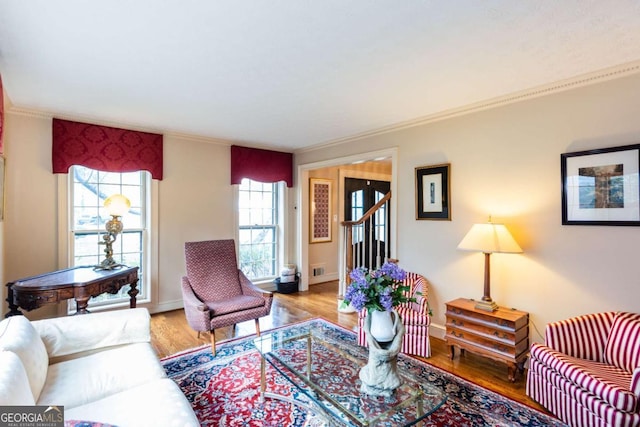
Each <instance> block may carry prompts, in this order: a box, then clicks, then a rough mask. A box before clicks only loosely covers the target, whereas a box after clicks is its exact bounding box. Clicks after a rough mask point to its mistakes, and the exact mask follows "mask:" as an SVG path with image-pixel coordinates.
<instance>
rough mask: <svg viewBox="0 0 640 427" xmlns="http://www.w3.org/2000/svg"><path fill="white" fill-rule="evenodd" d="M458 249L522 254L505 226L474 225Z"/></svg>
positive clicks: (490, 224) (491, 224)
mask: <svg viewBox="0 0 640 427" xmlns="http://www.w3.org/2000/svg"><path fill="white" fill-rule="evenodd" d="M458 249H460V250H463V251H476V252H484V253H487V254H491V253H509V254H515V253H520V252H522V249H521V248H520V246H519V245H518V243H516V241H515V239H514V238H513V236H511V233H509V230H507V227H505V226H504V224H494V223H492V222H489V223H486V224H474V225H473V226H472V227H471V230H469V232H468V233H467V235H466V236H464V238H463V239H462V241H461V242H460V244H459V245H458Z"/></svg>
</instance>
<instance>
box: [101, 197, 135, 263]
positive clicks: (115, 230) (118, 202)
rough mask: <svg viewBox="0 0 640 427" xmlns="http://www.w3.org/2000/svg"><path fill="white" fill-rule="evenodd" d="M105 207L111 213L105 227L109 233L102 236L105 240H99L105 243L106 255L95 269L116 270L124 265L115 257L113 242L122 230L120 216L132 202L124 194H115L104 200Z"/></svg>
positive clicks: (102, 243)
mask: <svg viewBox="0 0 640 427" xmlns="http://www.w3.org/2000/svg"><path fill="white" fill-rule="evenodd" d="M104 207H105V208H107V212H108V213H109V215H111V219H110V220H109V221H107V223H106V224H105V227H104V228H105V230H107V233H106V234H104V235H103V236H102V240H103V241H102V242H99V244H100V245H105V248H104V253H105V255H106V257H105V259H104V260H103V261H102V262H101V263H100V264H99V265H97V266H96V267H95V269H96V270H115V269H117V268H120V267H123V265H122V264H120V263H117V262H116V261H115V260H114V259H113V243H114V242H115V241H116V238H117V236H118V234H120V233H121V232H122V221H120V218H122V216H123V215H124V214H125V213H127V212H128V211H129V208H130V207H131V202H130V201H129V199H127V198H126V197H125V196H123V195H122V194H114V195H113V196H111V197H109V198H107V200H105V201H104Z"/></svg>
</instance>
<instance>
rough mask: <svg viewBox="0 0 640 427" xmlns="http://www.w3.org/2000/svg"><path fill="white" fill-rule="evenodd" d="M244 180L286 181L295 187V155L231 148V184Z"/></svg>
mask: <svg viewBox="0 0 640 427" xmlns="http://www.w3.org/2000/svg"><path fill="white" fill-rule="evenodd" d="M242 178H249V179H252V180H254V181H260V182H278V181H285V182H286V183H287V187H293V154H292V153H284V152H282V151H271V150H260V149H257V148H247V147H239V146H237V145H232V146H231V184H240V182H241V181H242Z"/></svg>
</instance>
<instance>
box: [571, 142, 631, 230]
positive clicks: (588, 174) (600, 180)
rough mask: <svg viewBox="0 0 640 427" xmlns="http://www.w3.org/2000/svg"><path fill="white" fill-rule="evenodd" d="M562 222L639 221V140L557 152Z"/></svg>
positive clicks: (628, 222)
mask: <svg viewBox="0 0 640 427" xmlns="http://www.w3.org/2000/svg"><path fill="white" fill-rule="evenodd" d="M560 163H561V166H560V168H561V172H562V224H563V225H636V226H637V225H640V183H639V179H638V170H639V169H640V144H636V145H627V146H623V147H612V148H602V149H599V150H590V151H577V152H575V153H564V154H561V155H560Z"/></svg>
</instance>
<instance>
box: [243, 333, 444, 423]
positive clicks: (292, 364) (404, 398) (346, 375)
mask: <svg viewBox="0 0 640 427" xmlns="http://www.w3.org/2000/svg"><path fill="white" fill-rule="evenodd" d="M342 334H343V335H345V334H344V333H342ZM343 338H344V336H342V337H341V336H340V332H336V330H335V329H331V328H323V327H322V323H314V322H311V323H309V324H303V325H300V326H298V327H294V328H287V329H283V330H280V331H278V330H276V331H273V332H271V333H267V334H263V335H262V336H259V337H257V338H256V339H255V340H254V345H255V347H256V348H257V349H258V351H259V352H260V354H261V356H262V357H261V362H260V363H261V366H260V391H261V398H262V399H264V398H272V399H280V400H284V401H287V402H290V403H293V404H295V405H299V406H301V407H305V408H306V409H308V410H312V411H314V413H316V414H319V415H321V416H322V417H323V418H324V419H325V420H326V422H327V424H329V425H348V426H373V425H380V426H411V425H415V424H417V423H418V422H419V421H420V420H422V419H423V418H425V417H427V416H428V415H429V414H431V413H432V412H433V411H435V410H436V409H438V408H439V407H440V406H441V405H442V404H443V403H444V402H445V401H446V400H447V396H446V394H445V393H444V392H443V391H442V390H440V389H438V388H436V387H434V386H432V385H431V384H429V383H426V382H424V380H419V379H418V378H417V377H415V376H413V375H412V374H411V373H409V372H403V371H402V369H400V374H401V376H402V378H403V384H402V385H401V386H400V387H399V388H398V389H396V390H395V391H394V393H393V395H392V396H391V397H376V396H369V395H367V394H364V393H361V392H360V384H361V382H360V379H359V377H358V374H359V372H360V368H362V367H363V366H364V365H366V363H367V358H368V351H367V349H366V348H364V347H361V346H359V345H357V343H356V342H355V341H354V340H348V339H343ZM267 363H268V365H269V366H271V367H273V368H274V369H275V370H276V371H277V372H278V373H279V374H280V375H282V376H283V377H284V378H286V379H287V380H288V381H289V382H290V383H291V384H293V385H294V386H295V388H296V389H297V390H298V391H300V392H301V393H302V394H303V395H304V396H306V397H307V398H308V402H303V401H301V400H299V399H294V398H292V397H289V396H283V395H279V394H276V393H271V392H269V391H268V390H267V385H266V369H267Z"/></svg>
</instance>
